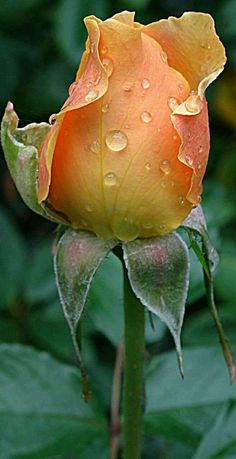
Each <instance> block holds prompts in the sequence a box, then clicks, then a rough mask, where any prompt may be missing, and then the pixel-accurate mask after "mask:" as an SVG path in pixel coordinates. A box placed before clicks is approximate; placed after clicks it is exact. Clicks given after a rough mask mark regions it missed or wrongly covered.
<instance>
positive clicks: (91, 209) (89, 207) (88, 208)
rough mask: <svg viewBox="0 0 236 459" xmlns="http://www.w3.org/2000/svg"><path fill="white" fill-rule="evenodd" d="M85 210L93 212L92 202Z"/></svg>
mask: <svg viewBox="0 0 236 459" xmlns="http://www.w3.org/2000/svg"><path fill="white" fill-rule="evenodd" d="M85 210H87V212H93V208H92V207H91V206H90V204H86V205H85Z"/></svg>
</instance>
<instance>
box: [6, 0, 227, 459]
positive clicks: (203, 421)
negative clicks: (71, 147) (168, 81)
mask: <svg viewBox="0 0 236 459" xmlns="http://www.w3.org/2000/svg"><path fill="white" fill-rule="evenodd" d="M123 9H129V10H135V11H136V20H137V21H140V22H143V23H148V22H152V21H155V20H158V19H161V18H165V17H168V16H169V15H173V16H179V15H181V14H182V13H183V12H184V11H188V10H195V11H204V12H209V13H210V14H212V15H213V17H214V19H215V21H216V27H217V32H218V34H219V35H220V37H221V39H222V41H223V43H224V44H225V46H226V50H227V55H228V63H227V65H226V70H225V72H224V74H223V75H221V76H220V78H219V79H218V80H217V82H216V83H214V85H213V86H212V88H210V89H209V90H208V92H207V94H208V101H209V112H210V123H211V136H212V142H211V145H212V146H211V155H210V161H209V167H208V171H207V175H206V178H205V181H204V193H203V207H204V210H205V212H206V216H207V220H208V225H209V230H210V234H211V238H212V240H213V241H214V244H215V246H216V247H217V249H218V251H219V253H220V265H219V268H218V270H217V273H216V279H215V289H216V298H217V303H218V307H219V311H220V314H221V317H222V321H223V324H224V326H225V330H226V332H227V334H228V336H229V337H230V339H231V342H232V346H233V347H236V346H235V345H236V302H235V298H236V244H235V240H236V232H235V220H236V205H235V198H236V192H235V189H236V153H235V150H236V115H235V107H236V104H235V102H236V89H235V88H236V0H227V1H226V0H222V1H221V0H218V1H216V0H211V1H205V0H201V1H200V0H198V1H193V0H192V1H191V0H182V1H179V0H166V1H159V2H158V1H154V0H126V1H125V0H120V1H118V0H114V1H113V2H111V1H109V0H100V1H97V2H95V1H92V0H87V1H86V2H85V1H79V0H61V1H56V0H55V1H52V0H50V1H49V0H21V1H18V0H5V1H1V3H0V104H1V109H2V112H3V110H4V106H5V104H6V102H7V101H8V100H11V101H13V102H14V105H15V108H16V110H17V113H18V115H19V118H20V125H21V126H23V125H25V124H27V123H29V122H33V121H47V120H48V118H49V116H50V114H51V113H54V112H56V111H58V109H59V108H60V106H61V105H62V103H63V101H64V100H65V98H66V96H67V87H68V86H69V84H70V83H71V82H72V81H73V79H74V75H75V72H76V69H77V67H78V65H79V61H80V56H81V53H82V51H83V49H84V42H85V38H86V33H85V28H84V25H83V17H84V16H86V15H89V14H95V15H97V16H99V17H100V18H102V19H105V18H106V17H108V16H111V15H112V14H114V13H116V12H118V11H121V10H123ZM0 166H1V168H0V175H1V187H0V194H1V207H0V343H1V344H0V459H36V458H37V459H56V458H57V459H77V458H79V459H90V458H91V457H93V456H95V455H96V457H97V459H106V458H107V457H108V448H109V446H108V445H109V432H108V424H109V404H110V391H111V381H112V371H113V365H114V360H115V355H116V347H117V345H118V344H119V343H120V341H121V339H122V333H123V332H122V326H123V313H122V307H121V304H122V274H121V267H120V264H119V261H118V260H117V259H116V258H115V257H114V256H110V257H109V258H108V260H107V261H106V263H105V264H104V266H103V267H102V269H101V270H100V271H99V272H98V274H97V276H96V280H95V283H94V285H93V288H92V291H91V293H90V295H89V302H88V303H89V304H88V307H87V310H86V313H85V316H84V321H83V325H82V336H83V341H82V343H83V354H84V359H85V362H86V365H87V369H88V373H89V378H90V384H91V387H92V390H93V399H92V402H91V403H90V405H89V406H85V405H84V403H83V401H82V399H81V394H80V384H79V375H78V370H77V367H76V363H75V356H74V351H73V348H72V345H71V341H70V337H69V332H68V329H67V325H66V323H65V321H64V318H63V315H62V312H61V307H60V304H59V301H58V297H57V292H56V287H55V281H54V275H53V269H52V243H53V240H54V237H55V226H54V225H52V224H50V223H48V222H47V221H45V220H43V219H42V218H40V217H38V216H36V215H34V214H33V213H32V212H30V211H29V210H28V209H27V208H26V207H25V206H24V204H23V203H22V201H21V199H20V197H19V196H18V194H17V192H16V190H15V187H14V185H13V183H12V181H11V178H10V177H9V174H8V171H7V169H6V166H5V162H4V159H3V155H1V158H0ZM191 259H192V269H191V286H190V292H189V298H188V308H187V313H186V319H185V325H184V330H183V346H184V358H185V367H186V377H185V381H184V382H182V381H181V380H180V377H179V375H178V371H177V367H176V361H175V356H174V354H173V343H172V341H171V339H170V336H169V334H168V333H167V331H166V329H165V327H164V326H163V325H162V324H161V323H160V322H159V321H156V320H155V324H156V329H155V331H152V330H151V327H150V325H149V324H148V316H147V352H146V367H147V377H146V381H147V383H146V400H145V407H146V417H145V441H144V447H143V458H144V459H157V458H158V459H159V458H160V459H167V458H168V459H190V458H192V459H213V458H215V459H216V458H217V459H219V458H222V459H235V457H236V428H235V425H236V407H235V401H236V386H235V385H234V386H233V387H230V385H229V381H228V375H227V371H226V368H225V365H224V362H223V359H222V355H221V350H220V347H219V346H218V340H217V337H216V334H215V331H214V327H213V324H212V322H211V319H210V317H209V314H208V311H207V305H206V300H205V296H204V289H203V282H202V276H201V269H200V266H199V263H198V262H197V261H196V260H195V258H194V256H193V254H192V253H191ZM104 292H106V294H105V295H104ZM45 352H46V354H45Z"/></svg>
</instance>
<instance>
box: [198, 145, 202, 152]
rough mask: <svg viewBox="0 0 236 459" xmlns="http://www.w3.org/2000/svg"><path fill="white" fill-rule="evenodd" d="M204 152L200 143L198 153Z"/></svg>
mask: <svg viewBox="0 0 236 459" xmlns="http://www.w3.org/2000/svg"><path fill="white" fill-rule="evenodd" d="M202 152H203V146H202V145H199V147H198V153H202Z"/></svg>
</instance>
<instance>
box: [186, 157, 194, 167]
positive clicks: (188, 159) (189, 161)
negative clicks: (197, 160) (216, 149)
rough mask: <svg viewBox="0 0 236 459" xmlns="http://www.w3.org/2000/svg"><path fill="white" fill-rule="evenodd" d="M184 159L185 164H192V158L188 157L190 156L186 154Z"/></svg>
mask: <svg viewBox="0 0 236 459" xmlns="http://www.w3.org/2000/svg"><path fill="white" fill-rule="evenodd" d="M185 159H186V162H187V164H189V166H192V165H193V158H190V156H186V158H185Z"/></svg>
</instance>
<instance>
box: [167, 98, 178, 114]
mask: <svg viewBox="0 0 236 459" xmlns="http://www.w3.org/2000/svg"><path fill="white" fill-rule="evenodd" d="M178 105H179V101H178V99H176V97H169V99H168V106H169V108H170V109H171V110H172V111H174V110H175V109H176V108H177V107H178Z"/></svg>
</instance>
